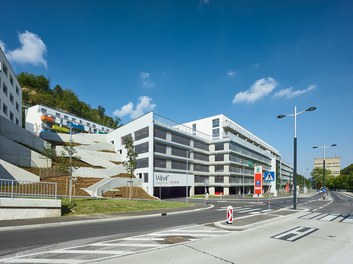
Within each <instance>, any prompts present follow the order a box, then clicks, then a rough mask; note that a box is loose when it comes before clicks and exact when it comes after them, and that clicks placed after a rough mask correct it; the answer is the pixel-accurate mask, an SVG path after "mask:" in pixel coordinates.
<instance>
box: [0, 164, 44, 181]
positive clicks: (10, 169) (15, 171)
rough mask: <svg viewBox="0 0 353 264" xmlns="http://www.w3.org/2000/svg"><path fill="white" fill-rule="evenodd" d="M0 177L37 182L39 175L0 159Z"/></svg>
mask: <svg viewBox="0 0 353 264" xmlns="http://www.w3.org/2000/svg"><path fill="white" fill-rule="evenodd" d="M0 179H7V180H17V181H32V182H39V181H40V178H39V176H37V175H35V174H33V173H30V172H28V171H26V170H23V169H21V168H19V167H17V166H14V165H12V164H11V163H8V162H6V161H4V160H1V159H0Z"/></svg>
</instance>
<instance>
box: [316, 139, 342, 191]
mask: <svg viewBox="0 0 353 264" xmlns="http://www.w3.org/2000/svg"><path fill="white" fill-rule="evenodd" d="M336 146H337V144H331V145H325V142H324V144H323V145H322V146H319V147H318V146H314V147H313V148H314V149H319V148H321V149H323V152H324V158H323V160H322V187H323V188H325V176H326V175H325V174H326V172H325V170H326V169H325V166H326V162H325V149H327V148H330V147H336Z"/></svg>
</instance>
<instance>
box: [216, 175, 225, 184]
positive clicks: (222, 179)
mask: <svg viewBox="0 0 353 264" xmlns="http://www.w3.org/2000/svg"><path fill="white" fill-rule="evenodd" d="M214 182H215V183H223V182H224V178H223V176H215V177H214Z"/></svg>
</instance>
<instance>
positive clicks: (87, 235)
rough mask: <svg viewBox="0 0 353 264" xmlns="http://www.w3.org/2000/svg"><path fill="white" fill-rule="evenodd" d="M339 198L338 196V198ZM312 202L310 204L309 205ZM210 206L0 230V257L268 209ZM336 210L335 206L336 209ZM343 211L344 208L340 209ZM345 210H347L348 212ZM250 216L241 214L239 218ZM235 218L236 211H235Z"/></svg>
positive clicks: (247, 203)
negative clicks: (229, 210) (228, 211)
mask: <svg viewBox="0 0 353 264" xmlns="http://www.w3.org/2000/svg"><path fill="white" fill-rule="evenodd" d="M337 197H338V198H339V197H340V196H339V195H337ZM319 198H320V197H319V196H315V197H312V198H299V200H298V204H299V205H300V204H301V203H309V204H311V203H312V204H311V205H310V206H312V207H318V206H319V205H321V203H320V202H319V204H317V205H316V204H315V200H317V199H319ZM311 201H312V202H311ZM190 202H203V201H200V200H192V199H190ZM208 203H209V204H212V205H213V207H212V208H211V209H207V210H201V211H191V212H188V213H181V214H168V215H166V216H162V215H156V216H149V217H144V218H142V217H139V218H134V217H132V218H131V219H117V220H111V221H92V222H85V223H82V224H75V225H70V224H65V225H58V226H51V227H40V228H30V229H19V230H16V229H14V230H10V231H9V230H8V231H0V258H3V257H5V256H14V255H15V254H17V253H23V252H26V253H29V252H32V251H33V252H35V251H37V250H43V248H48V249H49V248H55V247H60V246H62V245H65V246H69V245H77V244H80V243H88V242H92V241H100V240H103V239H107V238H108V237H109V238H122V237H130V236H134V235H137V234H146V233H150V232H154V231H158V230H162V229H166V228H171V227H180V226H184V225H191V224H198V225H202V224H207V223H213V222H217V221H220V220H224V219H225V217H226V210H225V207H227V206H228V205H232V206H233V207H237V208H240V207H246V208H254V209H257V210H266V209H267V208H268V203H267V200H266V201H264V200H262V201H261V202H260V203H257V202H256V200H253V199H250V200H231V199H229V200H228V199H227V200H225V198H224V199H223V200H219V199H215V200H209V201H208ZM291 204H292V199H290V198H282V199H272V200H271V209H273V210H278V209H281V208H284V207H290V206H291ZM351 205H352V204H351V202H350V204H349V202H347V203H346V204H345V205H344V206H343V208H346V207H349V206H350V208H351ZM336 208H337V207H336ZM342 210H343V209H342ZM347 210H348V209H347ZM247 213H248V214H250V213H251V210H250V211H249V212H246V211H244V213H243V214H242V215H246V214H247ZM235 215H236V216H235V217H237V211H236V210H235Z"/></svg>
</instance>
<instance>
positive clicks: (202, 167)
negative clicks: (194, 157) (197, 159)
mask: <svg viewBox="0 0 353 264" xmlns="http://www.w3.org/2000/svg"><path fill="white" fill-rule="evenodd" d="M194 171H202V172H209V167H208V166H207V165H201V164H194Z"/></svg>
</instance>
